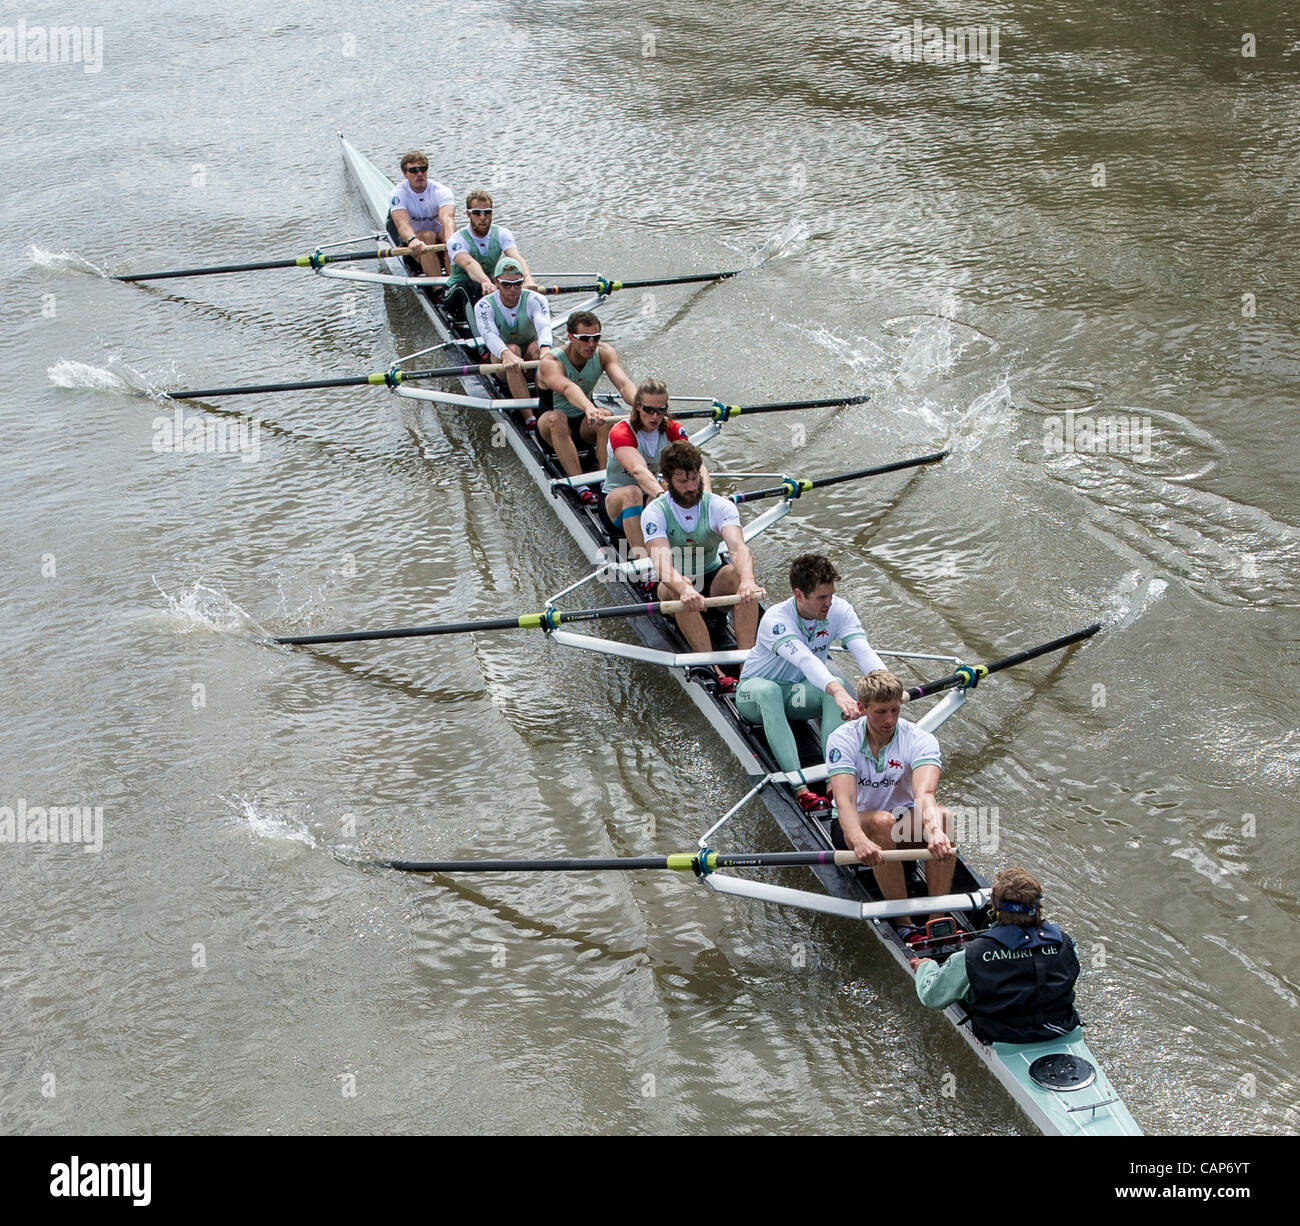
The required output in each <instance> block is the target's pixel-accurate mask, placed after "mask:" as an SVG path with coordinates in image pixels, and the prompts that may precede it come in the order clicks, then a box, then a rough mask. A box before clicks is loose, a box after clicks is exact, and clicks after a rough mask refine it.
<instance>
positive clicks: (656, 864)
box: [380, 848, 930, 875]
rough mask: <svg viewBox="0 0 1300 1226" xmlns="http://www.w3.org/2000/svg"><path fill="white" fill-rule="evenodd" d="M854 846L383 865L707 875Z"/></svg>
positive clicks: (846, 854) (845, 855)
mask: <svg viewBox="0 0 1300 1226" xmlns="http://www.w3.org/2000/svg"><path fill="white" fill-rule="evenodd" d="M882 854H883V855H884V858H885V859H886V860H891V861H892V860H898V861H902V860H928V859H929V858H930V853H929V852H928V851H926V850H924V849H923V848H900V849H892V848H891V849H890V850H888V851H885V852H884V853H882ZM857 863H858V858H857V856H856V855H855V854H854V853H853V852H851V851H769V852H750V851H742V852H733V853H727V852H720V851H713V850H712V849H710V848H705V849H703V850H701V851H696V852H686V851H684V852H677V853H676V854H674V855H670V856H634V857H613V858H607V859H594V860H384V861H381V862H380V867H383V868H395V869H398V870H399V871H400V872H403V873H584V872H602V871H612V872H634V871H636V870H637V869H655V868H661V869H662V868H669V869H672V870H673V871H674V872H679V873H681V872H691V871H694V872H696V873H700V874H702V875H706V874H708V873H711V872H714V871H715V870H716V869H720V868H781V867H787V866H794V865H817V864H839V865H854V864H857Z"/></svg>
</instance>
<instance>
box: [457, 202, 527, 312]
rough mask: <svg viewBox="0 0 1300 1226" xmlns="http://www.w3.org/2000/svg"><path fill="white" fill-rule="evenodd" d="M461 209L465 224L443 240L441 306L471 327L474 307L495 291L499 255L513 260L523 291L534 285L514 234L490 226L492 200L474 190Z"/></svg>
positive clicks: (499, 227)
mask: <svg viewBox="0 0 1300 1226" xmlns="http://www.w3.org/2000/svg"><path fill="white" fill-rule="evenodd" d="M465 209H466V211H467V212H468V213H469V225H467V226H465V227H464V228H463V229H461V230H457V231H456V232H455V233H454V234H453V235H452V236H451V237H450V238H449V239H448V240H447V257H448V258H449V259H450V260H451V263H452V269H451V274H450V275H449V276H448V277H447V288H446V289H445V290H443V295H442V305H443V308H444V309H445V310H446V311H448V312H449V313H451V312H457V311H459V312H461V313H463V314H464V316H465V318H466V319H467V320H468V321H469V325H470V327H471V328H473V326H474V320H473V309H474V305H475V303H477V302H478V300H479V299H480V298H481V297H483V296H484V295H485V294H490V293H492V292H493V291H494V290H495V289H496V286H495V285H494V284H493V281H492V277H493V273H494V272H495V270H496V266H497V264H498V263H499V262H500V260H501V257H502V256H503V255H508V256H510V257H511V258H512V259H513V260H515V261H517V263H518V265H519V267H520V269H521V270H522V271H523V274H524V288H525V289H536V288H537V282H536V281H534V280H533V275H532V273H531V272H529V271H528V262H527V261H526V260H525V259H524V257H523V256H522V255H520V254H519V245H518V244H517V243H516V242H515V236H514V234H513V233H512V232H511V231H509V230H507V229H506V228H505V226H498V225H496V224H494V223H493V221H492V212H493V208H492V197H491V196H490V195H488V193H487V192H485V191H484V190H483V189H482V188H481V187H476V188H475V189H474V190H473V191H472V192H470V193H469V195H468V196H466V197H465Z"/></svg>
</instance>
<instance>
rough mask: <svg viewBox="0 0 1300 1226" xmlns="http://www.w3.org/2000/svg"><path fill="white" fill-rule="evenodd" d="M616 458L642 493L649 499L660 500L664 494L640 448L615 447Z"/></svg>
mask: <svg viewBox="0 0 1300 1226" xmlns="http://www.w3.org/2000/svg"><path fill="white" fill-rule="evenodd" d="M614 458H615V459H616V460H617V461H618V462H619V463H620V464H622V465H623V468H624V469H625V470H626V472H627V475H628V476H629V477H631V478H632V479H633V480H634V481H635V482H636V483H637V485H639V486H640V487H641V492H642V493H643V494H644V495H645V496H646V497H647V498H658V497H659V495H660V494H661V493H663V490H662V488H661V487H660V485H659V482H658V481H657V480H656V479H655V475H654V473H652V472H651V471H650V466H649V465H648V464H647V463H646V462H645V456H643V455H642V454H641V449H640V448H639V447H615V448H614Z"/></svg>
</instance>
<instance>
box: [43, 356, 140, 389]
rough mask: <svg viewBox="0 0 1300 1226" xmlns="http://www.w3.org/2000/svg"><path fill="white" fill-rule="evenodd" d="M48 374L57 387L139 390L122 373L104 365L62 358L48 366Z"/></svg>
mask: <svg viewBox="0 0 1300 1226" xmlns="http://www.w3.org/2000/svg"><path fill="white" fill-rule="evenodd" d="M46 374H48V375H49V377H50V382H51V383H53V384H54V386H55V387H70V388H76V389H78V390H83V391H84V390H86V389H90V390H93V391H110V392H133V391H136V390H138V389H137V388H135V387H134V386H132V384H131V383H130V382H129V381H128V380H126V379H124V378H123V377H122V376H121V375H116V374H114V373H113V372H112V371H111V370H107V369H105V368H104V367H103V366H88V365H87V364H86V363H85V362H69V361H68V360H67V359H65V358H61V359H60V360H59V361H57V362H55V364H54V365H53V366H50V367H47V369H46Z"/></svg>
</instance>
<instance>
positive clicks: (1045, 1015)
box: [911, 868, 1083, 1043]
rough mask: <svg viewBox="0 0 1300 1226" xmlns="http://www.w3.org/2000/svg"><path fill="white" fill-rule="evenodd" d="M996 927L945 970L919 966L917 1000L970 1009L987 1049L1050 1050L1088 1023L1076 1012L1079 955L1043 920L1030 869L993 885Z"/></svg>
mask: <svg viewBox="0 0 1300 1226" xmlns="http://www.w3.org/2000/svg"><path fill="white" fill-rule="evenodd" d="M993 913H994V916H995V921H994V926H993V927H992V928H987V929H985V930H984V931H983V932H981V933H978V934H977V935H976V936H975V937H973V938H972V939H971V940H970V941H968V942H967V944H966V948H965V949H962V950H959V951H958V952H957V953H955V954H952V955H951V956H950V957H949V958H948V959H947V961H946V962H944V963H943V965H942V966H941V965H940V964H939V963H937V962H935V961H933V960H932V959H930V958H912V959H911V963H912V967H913V969H915V971H916V994H917V996H918V997H919V998H920V1000H921V1003H922V1004H923V1005H928V1006H929V1007H930V1008H931V1009H946V1008H947V1007H948V1006H949V1005H951V1004H953V1003H954V1002H955V1001H959V1000H960V1001H962V1002H963V1003H964V1004H965V1006H966V1010H967V1012H968V1013H969V1014H970V1018H971V1033H973V1034H974V1035H975V1037H976V1038H977V1039H979V1041H980V1042H981V1043H1042V1042H1045V1041H1047V1040H1049V1039H1059V1038H1060V1037H1061V1036H1062V1035H1067V1034H1069V1033H1070V1032H1071V1031H1072V1030H1075V1029H1077V1028H1078V1027H1079V1026H1081V1025H1082V1024H1083V1023H1082V1022H1081V1021H1080V1020H1079V1015H1078V1013H1077V1012H1076V1011H1075V1008H1074V984H1075V981H1076V980H1077V979H1078V978H1079V955H1078V953H1077V951H1076V950H1075V947H1074V941H1073V940H1072V939H1071V938H1070V936H1069V934H1068V933H1066V932H1063V931H1062V930H1061V929H1060V928H1059V927H1058V926H1057V925H1056V924H1049V923H1047V922H1045V921H1044V919H1043V887H1042V886H1041V885H1039V884H1038V882H1037V880H1035V879H1034V878H1033V877H1032V876H1031V875H1030V874H1029V873H1028V872H1026V870H1025V869H1023V868H1004V869H1003V870H1002V871H1001V872H1000V873H998V875H997V876H996V877H994V878H993Z"/></svg>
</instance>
